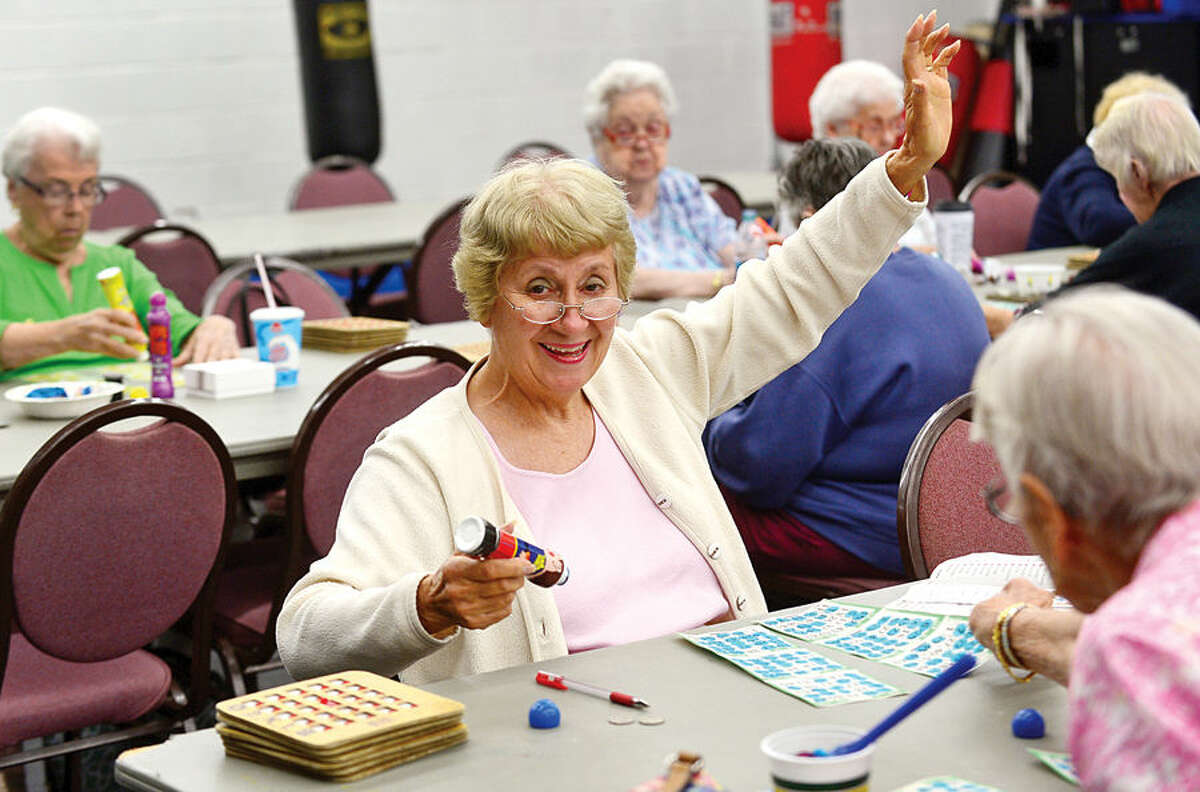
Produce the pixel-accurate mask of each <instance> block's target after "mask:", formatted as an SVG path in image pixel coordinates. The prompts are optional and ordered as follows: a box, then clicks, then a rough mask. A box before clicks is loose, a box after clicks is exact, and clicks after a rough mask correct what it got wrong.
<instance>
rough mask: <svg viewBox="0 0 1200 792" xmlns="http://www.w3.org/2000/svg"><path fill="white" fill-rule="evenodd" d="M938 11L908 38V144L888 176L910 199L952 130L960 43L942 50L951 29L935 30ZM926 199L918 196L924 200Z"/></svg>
mask: <svg viewBox="0 0 1200 792" xmlns="http://www.w3.org/2000/svg"><path fill="white" fill-rule="evenodd" d="M936 25H937V12H936V11H931V12H930V13H929V15H928V16H918V17H917V18H916V20H915V21H914V22H913V23H912V25H911V26H910V27H909V29H908V32H907V33H906V34H905V36H904V52H903V56H902V60H903V64H904V123H905V132H904V140H903V141H902V142H901V144H900V150H899V151H898V152H897V153H896V154H895V155H893V156H892V157H891V158H890V159H889V160H888V175H889V176H890V177H891V178H892V183H893V184H895V185H896V188H897V189H898V190H900V192H903V193H905V194H909V193H911V192H912V191H913V190H914V189H918V188H919V186H920V185H921V184H922V183H923V182H922V180H923V179H924V176H925V174H926V173H927V172H928V171H929V169H930V168H932V167H933V164H934V163H935V162H937V161H938V160H939V159H941V157H942V155H943V154H945V153H946V146H947V145H948V144H949V142H950V129H951V126H952V125H953V117H954V116H953V108H952V106H951V102H950V99H951V92H950V80H949V75H948V71H947V68H946V67H947V66H949V65H950V61H951V60H952V59H953V58H954V55H955V54H956V53H957V52H958V49H959V45H960V42H957V41H956V42H954V43H953V44H951V45H949V46H946V47H943V46H942V45H943V43H944V42H945V40H946V36H947V35H948V34H949V32H950V26H949V25H943V26H942V27H940V28H939V27H936ZM921 193H922V194H921V195H919V196H914V197H920V198H924V194H923V191H921Z"/></svg>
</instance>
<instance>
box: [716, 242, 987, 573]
mask: <svg viewBox="0 0 1200 792" xmlns="http://www.w3.org/2000/svg"><path fill="white" fill-rule="evenodd" d="M987 343H988V333H987V327H986V324H985V323H984V319H983V313H982V311H981V310H980V307H979V302H978V300H977V299H976V298H975V296H974V294H973V293H972V292H971V288H970V287H969V286H968V285H967V283H966V281H964V280H963V277H962V276H961V275H960V274H958V273H957V272H956V271H955V270H954V269H952V268H951V267H950V266H949V265H947V264H946V263H945V262H943V261H941V260H939V259H935V258H932V257H930V256H926V255H924V254H921V253H917V252H915V251H913V250H911V249H909V248H900V249H899V250H898V251H896V252H895V253H893V254H892V255H891V256H890V257H889V258H888V259H887V261H886V262H885V263H884V265H883V267H882V268H881V269H880V270H879V272H878V273H877V274H876V275H875V277H873V278H872V279H871V280H870V281H869V282H868V283H867V285H866V286H865V287H864V288H863V290H862V293H861V294H860V295H859V297H858V300H856V301H855V302H854V303H853V304H851V305H850V307H849V308H847V309H846V310H845V311H844V312H843V313H842V315H841V316H840V317H839V318H838V320H837V321H836V322H834V323H833V325H832V326H830V328H829V329H828V330H827V331H826V332H825V336H824V337H823V338H822V339H821V343H820V345H819V346H818V347H817V348H816V349H815V350H814V351H813V352H812V353H811V354H809V356H808V357H807V358H805V359H804V360H803V361H801V362H800V363H798V364H796V365H795V366H793V367H792V368H790V369H788V370H787V371H785V372H784V373H783V374H781V375H779V376H778V377H776V378H775V379H774V380H773V381H771V382H769V383H768V384H767V385H765V386H764V387H763V388H762V389H761V390H759V391H758V393H756V394H755V395H753V396H751V397H750V398H749V399H747V400H745V401H744V402H742V403H741V404H739V405H738V406H737V407H734V408H733V409H731V410H729V411H728V412H726V413H724V414H723V415H720V416H718V417H716V418H714V419H713V420H712V421H711V422H710V423H709V425H708V428H707V429H706V430H705V434H704V442H705V448H706V450H707V452H708V459H709V464H710V465H711V467H712V471H713V475H714V476H715V477H716V479H717V481H718V482H719V483H720V484H721V485H722V486H724V487H725V488H726V489H728V490H730V491H732V492H733V493H735V494H737V495H738V496H740V497H741V498H742V500H743V501H745V502H746V503H747V504H748V505H750V506H752V507H754V508H756V509H760V510H776V509H782V510H785V511H787V512H788V513H790V514H791V515H792V516H794V517H795V518H796V519H797V520H799V521H800V522H802V523H803V524H804V525H807V526H808V527H809V528H811V529H812V530H814V531H816V532H817V533H819V534H820V535H821V536H823V537H825V538H826V539H828V540H829V541H831V542H833V543H834V544H836V545H837V546H838V547H841V548H842V549H844V550H847V551H849V552H850V553H853V554H854V555H855V556H858V557H859V558H861V559H862V560H864V561H866V562H868V563H870V564H872V565H874V566H876V567H878V568H880V569H885V570H889V571H891V572H895V573H899V574H903V571H904V567H903V564H902V562H901V560H900V550H899V547H898V542H897V533H896V498H897V493H898V490H899V483H900V469H901V467H903V465H904V458H905V456H906V455H907V454H908V448H909V446H910V445H912V441H913V438H914V437H916V434H917V431H918V430H919V429H920V428H921V426H922V424H924V423H925V421H926V420H927V419H928V418H929V416H930V415H932V414H933V413H934V411H936V410H937V408H938V407H940V406H942V405H943V404H944V403H946V402H947V401H949V400H950V399H952V398H954V397H956V396H958V395H960V394H962V393H965V392H966V391H967V390H969V389H970V386H971V376H972V374H973V373H974V371H975V364H976V362H977V361H978V360H979V356H980V354H982V352H983V349H984V347H985V346H987Z"/></svg>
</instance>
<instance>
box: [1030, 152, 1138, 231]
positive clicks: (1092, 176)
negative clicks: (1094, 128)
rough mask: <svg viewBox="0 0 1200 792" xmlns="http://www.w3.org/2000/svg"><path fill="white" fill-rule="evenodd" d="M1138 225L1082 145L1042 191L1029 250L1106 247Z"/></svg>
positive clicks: (1112, 183)
mask: <svg viewBox="0 0 1200 792" xmlns="http://www.w3.org/2000/svg"><path fill="white" fill-rule="evenodd" d="M1136 223H1137V221H1136V220H1135V219H1134V217H1133V215H1131V214H1130V213H1129V210H1128V209H1126V208H1125V204H1123V203H1121V198H1120V196H1118V195H1117V183H1116V182H1115V181H1114V180H1113V177H1112V176H1109V175H1108V173H1107V172H1106V171H1105V170H1104V169H1103V168H1101V167H1100V166H1099V165H1097V164H1096V158H1095V157H1094V156H1093V155H1092V150H1091V149H1090V148H1088V147H1087V146H1080V147H1079V148H1077V149H1075V151H1073V152H1071V156H1069V157H1067V158H1066V159H1065V160H1063V161H1062V162H1061V163H1060V164H1059V166H1058V167H1057V168H1055V169H1054V172H1053V173H1051V174H1050V178H1049V179H1047V180H1046V184H1045V186H1044V187H1042V194H1041V198H1040V199H1039V200H1038V207H1037V212H1036V213H1035V214H1034V216H1033V227H1032V228H1031V229H1030V230H1029V242H1028V243H1027V244H1026V248H1027V249H1029V250H1038V249H1040V248H1048V247H1065V246H1067V245H1092V246H1093V247H1104V246H1105V245H1107V244H1108V243H1110V242H1112V241H1113V240H1114V239H1116V238H1117V237H1119V236H1121V234H1123V233H1125V231H1127V230H1128V229H1130V228H1132V227H1133V226H1134V225H1135V224H1136Z"/></svg>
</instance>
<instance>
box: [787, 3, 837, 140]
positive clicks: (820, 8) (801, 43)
mask: <svg viewBox="0 0 1200 792" xmlns="http://www.w3.org/2000/svg"><path fill="white" fill-rule="evenodd" d="M770 21H771V107H772V110H773V113H774V118H775V134H776V135H778V136H779V137H781V138H783V139H784V140H790V141H794V142H799V141H802V140H807V139H808V138H810V137H812V121H811V120H810V119H809V117H808V97H809V96H811V95H812V92H813V88H815V87H816V85H817V80H819V79H821V75H822V74H824V73H825V72H826V71H828V70H829V68H830V67H831V66H834V65H836V64H838V63H841V61H842V34H841V4H840V3H839V2H838V0H774V1H773V2H772V3H771V18H770Z"/></svg>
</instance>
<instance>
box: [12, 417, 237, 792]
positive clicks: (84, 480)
mask: <svg viewBox="0 0 1200 792" xmlns="http://www.w3.org/2000/svg"><path fill="white" fill-rule="evenodd" d="M129 418H136V419H138V425H137V427H136V428H133V429H127V430H126V431H111V430H113V429H115V428H116V427H113V424H115V423H116V422H119V421H124V420H125V419H129ZM146 419H150V423H149V424H147V423H146ZM125 427H128V424H126V425H125ZM236 491H237V487H236V482H235V480H234V475H233V464H232V462H231V461H230V459H229V454H228V452H227V451H226V449H225V446H224V444H223V443H222V442H221V440H220V438H219V437H218V436H217V434H216V432H214V431H213V429H212V428H210V427H209V426H208V424H206V423H205V422H204V421H203V420H202V419H200V418H199V417H198V416H196V415H195V414H193V413H191V412H189V411H188V410H186V409H184V408H183V407H180V406H179V405H177V404H174V403H171V402H165V401H160V400H157V399H147V400H136V401H122V402H117V403H115V404H109V405H105V406H103V407H100V408H98V409H96V410H93V411H91V412H89V413H87V414H85V415H83V416H82V417H80V418H77V419H75V420H74V421H72V422H71V423H69V424H67V425H66V426H65V427H63V428H62V429H61V430H59V431H58V432H57V433H56V434H55V435H54V436H53V437H51V438H50V439H49V440H48V441H46V443H45V445H43V446H42V447H41V448H40V449H39V450H38V451H37V453H36V454H34V456H33V458H32V459H31V460H30V461H29V463H28V464H27V465H26V466H25V468H24V469H23V470H22V471H21V473H20V475H19V476H18V477H17V480H16V482H15V483H14V485H13V488H12V489H11V490H10V491H9V492H8V494H7V495H6V496H5V498H4V503H3V506H2V507H0V620H2V623H3V624H6V625H12V630H11V631H8V630H5V631H2V632H0V680H2V681H0V746H9V747H10V749H9V750H11V751H12V752H10V753H4V754H3V755H0V768H4V767H12V766H16V765H22V764H26V763H29V762H34V761H39V760H42V759H48V758H50V757H54V756H61V755H69V756H68V767H69V772H70V773H71V775H72V777H73V780H76V781H77V780H78V773H79V770H80V762H79V758H80V754H79V752H80V751H83V750H85V749H88V748H94V747H97V746H102V745H108V744H112V743H116V742H124V741H127V740H130V739H133V738H138V737H144V736H148V735H161V734H164V733H166V732H169V731H172V730H174V729H175V728H177V727H179V726H181V725H182V726H184V727H185V728H188V727H190V726H192V724H191V722H190V721H191V718H192V717H193V716H194V715H195V714H196V713H197V712H199V711H200V709H201V708H202V707H204V706H205V705H206V704H207V703H208V701H209V654H210V651H211V645H212V644H211V631H210V625H211V616H212V596H213V590H214V589H213V582H214V580H215V572H216V570H217V569H218V568H219V565H220V562H221V559H222V556H223V553H224V550H225V547H226V543H227V541H228V538H229V533H230V530H231V526H232V524H233V519H234V513H235V497H236ZM185 617H186V619H187V624H188V633H189V634H190V657H191V660H190V668H189V669H188V671H186V672H178V675H177V674H176V673H175V672H172V669H171V667H170V666H168V665H167V663H165V662H164V661H163V660H162V659H160V658H159V657H158V656H156V655H155V654H153V653H151V652H150V651H147V650H146V648H145V647H147V646H148V645H149V644H151V642H152V641H154V640H155V639H157V638H159V637H161V636H163V635H164V634H165V633H167V632H168V630H169V628H171V627H172V625H174V624H176V623H177V622H179V621H180V620H181V619H183V618H185ZM99 725H109V726H115V727H117V728H116V729H115V730H112V731H106V732H102V733H99V734H94V735H92V736H87V737H80V736H79V734H78V733H79V731H80V730H82V729H84V728H85V727H91V726H99ZM59 733H64V735H65V736H64V739H63V741H62V742H61V743H54V744H46V745H44V746H43V747H38V748H28V749H24V750H22V749H21V747H20V746H21V744H22V742H23V741H26V740H32V739H34V738H41V737H48V736H51V735H55V734H59Z"/></svg>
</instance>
